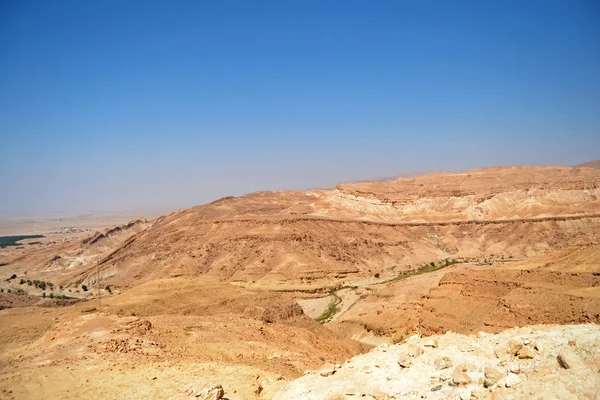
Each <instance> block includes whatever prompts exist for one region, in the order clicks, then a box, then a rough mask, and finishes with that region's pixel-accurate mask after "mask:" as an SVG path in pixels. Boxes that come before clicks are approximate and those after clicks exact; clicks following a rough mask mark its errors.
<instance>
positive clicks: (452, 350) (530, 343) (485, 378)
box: [273, 325, 600, 400]
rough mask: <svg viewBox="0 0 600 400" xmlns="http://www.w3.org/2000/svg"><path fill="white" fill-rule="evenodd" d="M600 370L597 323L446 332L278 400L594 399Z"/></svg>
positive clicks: (377, 352) (359, 359) (326, 373)
mask: <svg viewBox="0 0 600 400" xmlns="http://www.w3.org/2000/svg"><path fill="white" fill-rule="evenodd" d="M599 364H600V327H599V326H597V325H572V326H558V325H547V326H545V325H537V326H528V327H523V328H519V329H509V330H506V331H503V332H500V333H498V334H489V335H488V334H484V333H480V334H478V335H477V336H464V335H460V334H455V333H451V332H448V333H446V334H445V335H440V336H431V337H428V338H418V337H413V338H411V339H409V340H407V341H406V342H405V343H402V344H397V345H392V346H388V345H381V346H379V347H377V348H376V349H374V350H372V351H371V352H369V353H367V354H363V355H360V356H356V357H354V358H352V359H350V360H348V361H347V362H345V363H344V364H343V365H325V366H324V367H323V368H322V369H320V370H317V371H308V372H307V373H305V375H304V376H303V377H302V378H299V379H297V380H295V381H293V382H292V383H290V384H289V385H288V386H287V387H286V388H285V389H283V390H282V391H280V392H279V393H278V394H276V395H275V396H274V397H273V399H274V400H284V399H306V400H341V399H354V398H361V399H378V400H383V399H406V398H408V399H411V398H412V399H423V398H427V399H447V398H452V399H455V398H456V399H465V400H469V399H524V398H534V399H538V398H552V399H596V398H598V396H599V395H600V374H599V372H598V365H599Z"/></svg>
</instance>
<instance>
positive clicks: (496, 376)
mask: <svg viewBox="0 0 600 400" xmlns="http://www.w3.org/2000/svg"><path fill="white" fill-rule="evenodd" d="M484 374H485V381H484V382H483V386H485V387H486V388H487V387H492V386H494V385H495V384H496V383H498V381H499V380H500V379H502V378H504V376H505V375H506V373H505V372H504V371H502V370H500V369H498V368H494V367H485V369H484Z"/></svg>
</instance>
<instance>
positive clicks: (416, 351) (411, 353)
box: [407, 344, 425, 357]
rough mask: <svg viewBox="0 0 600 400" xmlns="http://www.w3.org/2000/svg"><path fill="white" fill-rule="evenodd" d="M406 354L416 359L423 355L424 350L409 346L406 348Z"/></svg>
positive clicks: (414, 345) (412, 345) (413, 345)
mask: <svg viewBox="0 0 600 400" xmlns="http://www.w3.org/2000/svg"><path fill="white" fill-rule="evenodd" d="M407 352H408V355H409V356H411V357H417V356H420V355H421V354H423V353H424V352H425V350H423V348H422V347H420V346H417V345H416V344H409V345H408V347H407Z"/></svg>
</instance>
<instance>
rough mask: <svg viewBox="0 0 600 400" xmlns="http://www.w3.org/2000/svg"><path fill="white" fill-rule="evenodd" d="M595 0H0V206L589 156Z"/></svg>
mask: <svg viewBox="0 0 600 400" xmlns="http://www.w3.org/2000/svg"><path fill="white" fill-rule="evenodd" d="M599 17H600V5H599V4H598V3H597V2H595V1H573V2H558V1H557V2H543V1H526V2H516V1H514V2H513V1H506V2H493V3H492V2H485V3H483V2H475V1H472V2H471V1H466V2H442V1H427V2H408V1H406V2H378V3H367V2H358V1H350V2H338V1H328V2H312V1H307V2H286V3H281V2H257V3H247V2H233V1H225V2H219V3H196V2H176V3H170V2H159V1H150V2H141V1H131V2H126V3H120V2H113V1H107V2H85V3H84V2H76V1H64V2H45V1H42V2H28V1H24V2H10V1H9V2H3V3H2V4H0V50H1V51H2V54H3V56H2V58H1V59H0V73H1V76H2V78H0V85H1V86H0V107H1V108H0V110H2V111H1V112H0V132H2V137H1V142H0V167H2V170H3V174H2V175H1V178H0V187H1V188H2V192H3V196H2V201H0V214H16V213H19V214H42V213H52V212H65V211H68V212H73V213H76V212H86V211H98V210H104V211H107V212H123V211H135V210H157V211H158V210H161V211H162V210H171V211H173V210H177V209H180V208H185V207H190V206H193V205H197V204H202V203H206V202H209V201H212V200H214V199H217V198H219V197H223V196H228V195H233V196H238V195H242V194H245V193H249V192H253V191H257V190H281V189H297V190H305V189H308V188H314V187H319V186H327V185H332V184H335V183H336V182H344V181H352V180H360V179H366V178H371V177H377V176H388V175H392V174H399V173H403V172H407V171H460V170H466V169H471V168H480V167H488V166H498V165H575V164H579V163H582V162H585V161H589V160H593V159H597V158H598V157H599V156H600V154H599V153H600V113H599V112H598V110H600V73H599V72H598V71H600V39H599V38H600V25H598V23H597V21H598V18H599Z"/></svg>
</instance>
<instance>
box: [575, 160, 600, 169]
mask: <svg viewBox="0 0 600 400" xmlns="http://www.w3.org/2000/svg"><path fill="white" fill-rule="evenodd" d="M576 167H588V168H598V169H600V159H598V160H594V161H588V162H584V163H583V164H577V165H576Z"/></svg>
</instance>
